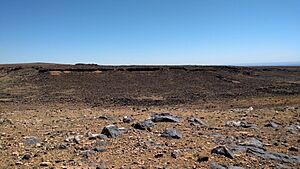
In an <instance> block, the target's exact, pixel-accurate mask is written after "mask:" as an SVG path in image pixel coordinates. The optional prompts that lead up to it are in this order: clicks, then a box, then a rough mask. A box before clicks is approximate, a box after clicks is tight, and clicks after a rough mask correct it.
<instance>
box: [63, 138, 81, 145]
mask: <svg viewBox="0 0 300 169" xmlns="http://www.w3.org/2000/svg"><path fill="white" fill-rule="evenodd" d="M65 141H66V142H74V143H76V144H80V138H79V136H71V137H68V138H66V139H65Z"/></svg>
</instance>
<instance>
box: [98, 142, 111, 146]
mask: <svg viewBox="0 0 300 169" xmlns="http://www.w3.org/2000/svg"><path fill="white" fill-rule="evenodd" d="M95 145H96V146H107V145H109V142H107V141H97V142H96V143H95Z"/></svg>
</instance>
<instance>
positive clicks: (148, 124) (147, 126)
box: [132, 120, 154, 130]
mask: <svg viewBox="0 0 300 169" xmlns="http://www.w3.org/2000/svg"><path fill="white" fill-rule="evenodd" d="M132 126H133V127H134V128H135V129H139V130H151V128H152V127H153V126H154V123H153V122H152V121H151V120H145V121H141V122H137V123H135V124H133V125H132Z"/></svg>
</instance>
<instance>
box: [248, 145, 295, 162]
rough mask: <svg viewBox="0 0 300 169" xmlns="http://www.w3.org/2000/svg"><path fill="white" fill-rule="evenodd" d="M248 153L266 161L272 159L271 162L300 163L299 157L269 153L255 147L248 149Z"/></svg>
mask: <svg viewBox="0 0 300 169" xmlns="http://www.w3.org/2000/svg"><path fill="white" fill-rule="evenodd" d="M247 153H248V154H252V155H255V156H258V157H261V158H264V159H271V160H276V161H280V162H286V163H300V157H299V156H289V155H287V154H283V153H274V152H267V151H265V150H263V149H260V148H255V147H251V148H248V149H247Z"/></svg>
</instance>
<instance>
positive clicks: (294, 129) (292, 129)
mask: <svg viewBox="0 0 300 169" xmlns="http://www.w3.org/2000/svg"><path fill="white" fill-rule="evenodd" d="M287 129H288V131H289V132H290V133H293V134H297V133H298V132H299V131H300V126H299V125H295V124H292V125H290V126H288V127H287Z"/></svg>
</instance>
